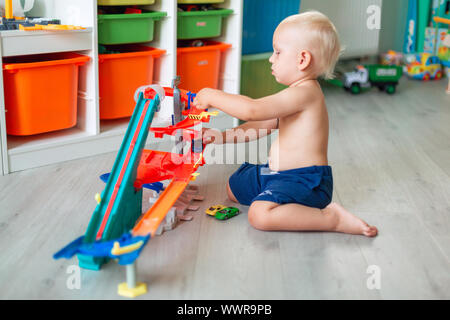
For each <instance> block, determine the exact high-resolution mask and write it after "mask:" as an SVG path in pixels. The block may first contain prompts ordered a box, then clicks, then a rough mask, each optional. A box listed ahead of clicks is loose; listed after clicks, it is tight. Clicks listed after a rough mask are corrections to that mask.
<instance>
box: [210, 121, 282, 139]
mask: <svg viewBox="0 0 450 320" xmlns="http://www.w3.org/2000/svg"><path fill="white" fill-rule="evenodd" d="M275 129H278V119H270V120H263V121H248V122H245V123H243V124H241V125H240V126H237V127H236V128H231V129H226V130H225V131H223V132H218V131H215V130H214V129H206V128H205V131H204V132H203V141H204V143H206V144H208V143H211V142H214V143H215V144H222V143H223V144H225V143H241V142H249V141H252V140H256V139H259V138H262V137H264V136H266V135H268V134H271V133H272V132H273V131H274V130H275Z"/></svg>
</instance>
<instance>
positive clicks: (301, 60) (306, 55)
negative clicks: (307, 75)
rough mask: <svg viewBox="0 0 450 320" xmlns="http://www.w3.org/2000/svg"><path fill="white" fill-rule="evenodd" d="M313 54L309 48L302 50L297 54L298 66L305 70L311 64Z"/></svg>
mask: <svg viewBox="0 0 450 320" xmlns="http://www.w3.org/2000/svg"><path fill="white" fill-rule="evenodd" d="M311 59H312V55H311V53H310V52H309V51H307V50H302V51H300V52H299V53H298V56H297V68H298V69H299V70H300V71H304V70H305V69H306V68H308V66H309V65H310V64H311Z"/></svg>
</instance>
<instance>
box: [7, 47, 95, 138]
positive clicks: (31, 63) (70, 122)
mask: <svg viewBox="0 0 450 320" xmlns="http://www.w3.org/2000/svg"><path fill="white" fill-rule="evenodd" d="M89 59H90V58H89V57H88V56H83V55H80V54H76V53H71V52H64V53H51V54H39V55H30V56H17V57H9V58H4V59H3V80H4V90H5V91H4V92H5V108H6V131H7V133H8V134H10V135H17V136H26V135H33V134H38V133H44V132H49V131H55V130H61V129H67V128H70V127H73V126H75V125H76V123H77V96H78V67H79V66H81V65H83V64H85V63H86V62H87V61H89Z"/></svg>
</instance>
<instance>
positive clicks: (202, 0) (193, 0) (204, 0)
mask: <svg viewBox="0 0 450 320" xmlns="http://www.w3.org/2000/svg"><path fill="white" fill-rule="evenodd" d="M222 2H225V0H178V3H179V4H194V3H201V4H204V3H222Z"/></svg>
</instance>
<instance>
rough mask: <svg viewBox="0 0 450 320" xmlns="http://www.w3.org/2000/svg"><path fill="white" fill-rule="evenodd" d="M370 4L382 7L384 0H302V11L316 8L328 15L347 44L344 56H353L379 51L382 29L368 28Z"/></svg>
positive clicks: (343, 41) (344, 43)
mask: <svg viewBox="0 0 450 320" xmlns="http://www.w3.org/2000/svg"><path fill="white" fill-rule="evenodd" d="M369 5H378V6H380V8H381V7H382V0H302V1H301V5H300V12H304V11H307V10H311V9H314V10H318V11H320V12H322V13H324V14H325V15H327V16H328V17H329V18H330V20H331V21H332V22H333V23H334V25H335V26H336V28H337V30H338V33H339V37H340V40H341V44H343V45H344V46H345V51H344V53H343V55H342V58H353V57H360V56H363V55H373V54H377V53H378V42H379V34H380V30H376V29H374V30H369V29H368V28H367V19H368V17H369V14H367V13H366V11H367V8H368V6H369Z"/></svg>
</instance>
